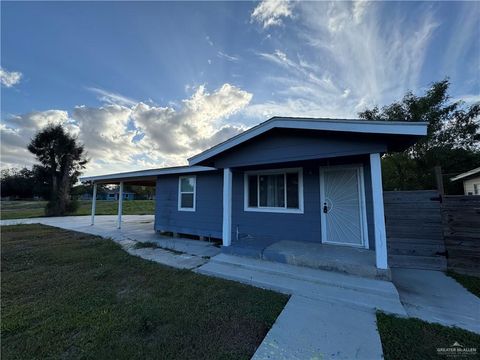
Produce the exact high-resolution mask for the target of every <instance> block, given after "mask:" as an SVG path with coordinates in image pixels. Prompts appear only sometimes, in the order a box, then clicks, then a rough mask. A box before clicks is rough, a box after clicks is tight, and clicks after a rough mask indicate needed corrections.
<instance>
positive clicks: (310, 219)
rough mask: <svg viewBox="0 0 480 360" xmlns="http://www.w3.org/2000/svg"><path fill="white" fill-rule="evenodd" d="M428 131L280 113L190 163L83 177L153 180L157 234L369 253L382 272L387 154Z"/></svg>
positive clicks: (416, 125)
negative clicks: (384, 162) (383, 167)
mask: <svg viewBox="0 0 480 360" xmlns="http://www.w3.org/2000/svg"><path fill="white" fill-rule="evenodd" d="M426 130H427V124H426V123H420V122H386V121H363V120H342V119H310V118H284V117H274V118H272V119H270V120H268V121H266V122H264V123H261V124H260V125H258V126H255V127H253V128H251V129H249V130H247V131H245V132H243V133H241V134H239V135H237V136H235V137H233V138H231V139H229V140H227V141H225V142H223V143H221V144H219V145H216V146H214V147H212V148H211V149H208V150H206V151H204V152H202V153H200V154H198V155H195V156H193V157H192V158H190V159H188V161H189V166H181V167H173V168H163V169H162V168H161V169H152V170H144V171H135V172H130V173H119V174H109V175H104V176H92V177H84V178H83V179H81V180H82V181H93V182H94V183H95V184H97V183H117V184H118V183H120V184H121V186H123V185H122V184H123V183H129V184H137V185H142V184H143V185H146V184H156V202H155V206H156V210H155V225H154V226H155V230H157V231H170V232H175V233H185V234H191V235H198V236H202V237H214V238H220V239H222V242H223V249H224V250H225V251H229V249H232V248H234V247H240V248H241V247H244V248H248V247H251V246H260V247H264V246H268V245H269V244H275V243H277V242H282V241H288V242H289V243H290V244H291V243H292V242H294V243H295V242H298V246H299V247H300V246H304V245H308V244H317V245H321V247H318V246H317V247H315V249H316V250H314V251H320V252H321V251H326V252H325V254H327V256H332V257H336V256H337V255H338V254H340V252H344V253H348V254H349V255H348V256H350V257H357V256H358V257H362V256H365V258H366V259H367V258H368V259H371V260H368V261H372V265H371V266H373V267H374V268H376V269H378V270H379V271H380V272H381V271H387V269H388V263H387V245H386V233H385V219H384V209H383V190H382V178H381V156H382V154H384V153H386V152H388V151H402V150H404V149H406V148H407V147H409V146H410V145H412V144H414V143H415V141H416V140H417V139H419V138H420V137H421V136H424V135H426ZM92 221H93V216H92ZM120 223H121V222H120V221H119V224H120ZM332 249H333V250H332ZM349 249H351V250H349ZM327 250H328V252H327ZM330 254H331V255H330ZM335 254H337V255H335ZM365 254H366V255H365ZM367 255H368V256H367ZM370 255H371V256H370Z"/></svg>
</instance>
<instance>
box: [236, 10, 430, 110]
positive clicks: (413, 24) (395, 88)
mask: <svg viewBox="0 0 480 360" xmlns="http://www.w3.org/2000/svg"><path fill="white" fill-rule="evenodd" d="M382 6H384V5H383V4H382V3H374V2H364V1H362V2H353V3H352V2H328V3H327V2H298V3H296V5H295V14H290V16H292V17H294V18H295V20H296V21H295V22H294V23H292V24H291V25H290V26H289V28H288V29H286V31H285V32H284V33H282V34H277V35H273V36H278V38H277V39H273V41H274V42H275V43H276V44H281V45H282V50H280V49H276V50H274V51H273V52H257V55H258V56H260V57H261V58H263V59H264V60H266V61H269V62H271V63H273V64H275V65H277V66H278V69H277V70H278V71H276V72H275V71H272V73H271V75H269V77H268V78H266V80H265V81H266V84H267V85H266V86H271V88H273V89H277V90H276V93H275V95H276V96H275V97H274V99H272V100H269V101H266V102H264V103H257V104H251V105H250V106H249V107H248V109H247V110H246V111H247V114H250V115H252V116H255V115H257V116H259V117H262V118H264V117H265V114H267V113H268V114H273V115H283V114H292V115H297V116H302V115H309V116H330V117H333V116H338V117H356V116H357V113H358V112H359V111H362V110H364V109H365V107H367V106H372V105H376V104H380V105H383V104H387V103H390V102H391V101H394V100H396V99H399V98H401V97H402V96H403V95H404V93H405V92H406V91H407V90H410V89H418V88H419V87H420V86H421V85H425V84H419V77H420V73H421V71H422V67H423V65H424V60H425V56H426V53H427V50H428V46H429V44H430V41H431V39H432V37H433V36H434V34H435V31H436V29H437V28H438V26H439V24H438V22H437V20H436V17H435V13H434V11H433V10H432V9H431V8H430V7H429V5H419V6H425V12H419V14H421V15H418V16H411V17H410V18H408V19H407V18H405V16H404V14H403V13H400V12H399V11H395V9H394V8H392V11H391V13H390V14H389V19H388V30H386V29H385V26H386V25H385V23H384V17H382V16H380V15H381V13H380V7H382ZM407 22H408V24H407ZM287 31H288V36H287V35H286V32H287ZM298 43H301V44H302V46H301V47H300V48H299V47H298V46H297V44H298ZM283 49H286V50H283ZM294 49H295V50H294ZM297 49H300V50H297ZM297 51H301V52H302V54H299V53H297ZM293 107H296V108H293ZM269 109H272V111H270V110H269Z"/></svg>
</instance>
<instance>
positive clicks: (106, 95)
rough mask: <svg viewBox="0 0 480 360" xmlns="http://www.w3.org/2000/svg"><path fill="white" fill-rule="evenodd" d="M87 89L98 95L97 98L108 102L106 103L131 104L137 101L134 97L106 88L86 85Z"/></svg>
mask: <svg viewBox="0 0 480 360" xmlns="http://www.w3.org/2000/svg"><path fill="white" fill-rule="evenodd" d="M87 90H90V91H91V92H93V93H95V94H97V95H98V100H100V101H102V102H105V103H108V104H118V105H125V106H133V105H135V104H136V103H137V102H138V101H136V100H134V99H130V98H128V97H126V96H123V95H120V94H116V93H113V92H110V91H107V90H103V89H100V88H96V87H87Z"/></svg>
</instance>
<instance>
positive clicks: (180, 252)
mask: <svg viewBox="0 0 480 360" xmlns="http://www.w3.org/2000/svg"><path fill="white" fill-rule="evenodd" d="M122 219H123V222H122V229H117V225H116V224H117V223H116V221H117V216H115V215H97V216H95V225H93V226H91V225H90V216H65V217H42V218H31V219H18V220H17V219H16V220H1V221H0V225H2V226H6V225H16V224H44V225H50V226H56V227H59V228H62V229H67V230H74V231H80V232H84V233H87V234H92V235H98V236H101V237H105V238H111V239H112V240H113V241H115V242H116V243H118V244H120V245H121V246H122V248H123V249H124V250H125V251H127V252H128V253H130V254H132V255H135V256H139V257H141V258H144V259H147V260H151V261H155V262H158V263H161V264H164V265H168V266H172V267H175V268H180V269H194V268H196V267H198V266H200V265H203V264H205V263H206V262H207V261H208V259H209V258H210V257H212V256H215V255H216V254H218V253H219V252H220V248H218V247H217V246H214V244H213V243H209V242H206V241H198V240H190V239H182V238H172V237H168V236H162V235H160V234H158V233H156V232H155V231H154V230H153V222H154V217H153V215H123V217H122ZM138 242H153V243H155V244H156V245H157V246H159V248H140V249H136V248H135V244H136V243H138ZM167 249H169V250H173V251H168V250H167Z"/></svg>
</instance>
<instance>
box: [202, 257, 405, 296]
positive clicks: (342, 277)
mask: <svg viewBox="0 0 480 360" xmlns="http://www.w3.org/2000/svg"><path fill="white" fill-rule="evenodd" d="M211 261H214V262H217V263H223V264H228V265H235V266H241V267H244V268H248V269H251V270H256V271H263V272H266V273H270V274H280V275H282V276H285V277H289V278H291V279H297V280H305V281H309V282H312V283H316V284H322V285H328V286H335V287H340V288H344V289H350V290H357V291H362V292H365V293H371V294H376V295H381V296H387V297H388V296H394V297H395V296H396V295H395V293H396V289H395V287H394V285H393V284H392V283H391V282H390V281H380V280H375V279H369V278H364V277H360V276H354V275H346V274H341V273H336V272H332V271H325V270H320V269H313V268H308V267H304V266H296V265H290V264H284V263H279V262H272V261H268V260H259V259H252V258H244V257H240V256H232V255H227V254H219V255H217V256H215V257H214V258H212V260H211ZM392 294H394V295H392Z"/></svg>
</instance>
